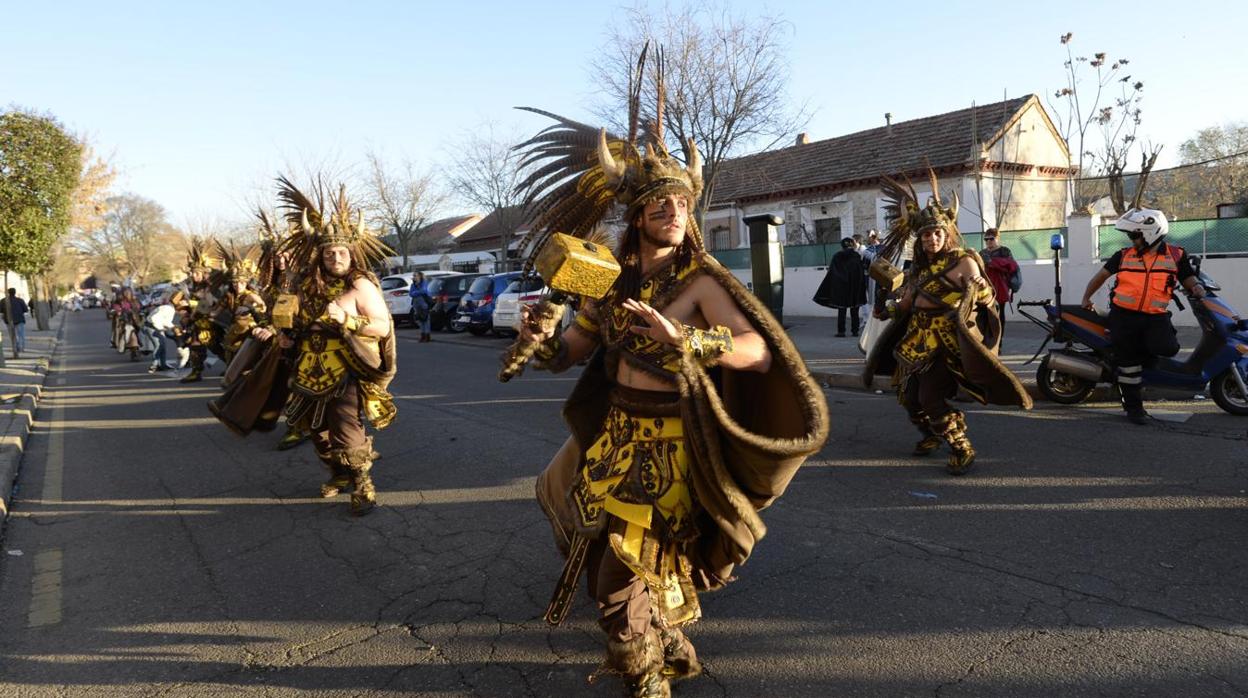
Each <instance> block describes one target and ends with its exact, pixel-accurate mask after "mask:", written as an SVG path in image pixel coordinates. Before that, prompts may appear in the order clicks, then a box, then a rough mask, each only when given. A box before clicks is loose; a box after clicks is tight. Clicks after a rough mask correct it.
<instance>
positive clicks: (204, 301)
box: [173, 236, 221, 383]
mask: <svg viewBox="0 0 1248 698" xmlns="http://www.w3.org/2000/svg"><path fill="white" fill-rule="evenodd" d="M212 244H213V243H212V241H211V240H210V239H205V238H201V237H198V236H196V237H192V238H191V245H190V250H189V251H188V254H187V260H186V267H187V269H186V271H187V277H188V278H187V282H186V288H185V289H184V290H180V291H179V292H178V293H176V294H174V297H173V305H174V307H175V308H177V309H178V312H179V314H180V315H181V316H182V344H183V346H184V347H185V348H186V349H187V350H188V351H189V353H190V364H191V372H190V373H188V374H187V375H186V376H184V377H183V378H182V380H181V381H180V382H182V383H195V382H197V381H201V380H203V379H204V363H205V361H206V360H207V359H208V351H209V350H210V349H211V350H212V352H213V353H214V354H217V355H218V356H219V355H220V354H221V344H220V342H221V328H220V326H218V325H217V324H216V323H215V322H214V321H213V314H214V313H215V312H216V305H217V297H216V295H215V294H214V292H213V290H214V289H216V288H218V287H219V286H220V285H221V279H220V270H219V269H218V268H217V265H218V263H219V260H217V259H215V258H214V257H213V256H212V254H211V253H210V249H211V247H212Z"/></svg>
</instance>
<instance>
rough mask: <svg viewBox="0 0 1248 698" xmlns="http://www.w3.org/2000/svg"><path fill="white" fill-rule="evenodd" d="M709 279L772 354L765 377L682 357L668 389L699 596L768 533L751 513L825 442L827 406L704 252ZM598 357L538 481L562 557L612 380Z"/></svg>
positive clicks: (567, 410) (766, 315)
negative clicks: (675, 397)
mask: <svg viewBox="0 0 1248 698" xmlns="http://www.w3.org/2000/svg"><path fill="white" fill-rule="evenodd" d="M699 254H700V255H701V256H700V259H699V262H700V264H701V266H702V268H703V270H704V271H705V273H706V274H707V275H709V276H710V277H711V278H713V279H715V280H716V281H717V282H719V284H720V285H721V286H722V287H723V288H724V289H725V290H726V291H728V293H729V295H731V296H732V298H733V299H734V300H735V301H736V303H737V306H738V307H739V308H740V309H741V311H742V312H743V313H744V314H745V316H746V318H748V319H749V321H750V324H751V325H753V327H754V329H755V330H756V331H758V332H759V334H760V335H762V337H763V338H764V340H765V341H766V343H767V348H768V349H769V350H770V351H771V357H772V361H771V367H770V369H769V370H768V371H767V372H766V373H757V372H752V371H734V370H731V369H727V368H723V367H717V368H713V369H711V370H709V371H708V370H707V369H705V368H703V367H702V366H701V365H700V364H699V363H698V362H697V361H696V360H695V359H693V357H691V356H689V355H688V354H686V355H685V356H683V357H682V359H681V365H680V372H679V373H678V374H677V375H676V385H677V388H678V390H679V393H680V408H681V419H682V420H683V422H684V425H685V438H686V442H687V445H688V447H689V448H690V451H691V455H692V458H691V461H692V464H691V469H690V470H691V472H690V481H691V482H690V484H691V486H692V488H693V494H694V497H695V499H696V500H697V501H698V502H699V504H700V505H701V507H702V511H701V512H700V513H699V515H698V521H697V524H698V529H699V536H698V538H697V541H696V543H695V544H694V545H693V546H692V547H691V549H689V550H687V551H686V552H687V553H688V554H689V557H690V561H691V562H692V564H693V567H694V575H693V576H694V583H695V585H697V586H698V588H700V589H716V588H719V587H721V586H723V585H724V584H726V583H727V582H728V581H730V580H731V579H732V570H733V568H734V567H735V566H736V565H740V564H742V563H744V562H745V561H746V560H747V559H749V557H750V553H751V552H752V551H753V549H754V546H755V545H756V544H757V543H758V541H759V540H761V539H762V537H763V536H764V535H765V534H766V532H767V528H766V526H765V525H764V524H763V521H762V518H761V517H760V516H759V513H758V512H759V511H761V510H762V509H764V508H766V507H767V506H768V505H770V504H771V503H772V502H773V501H775V500H776V498H777V497H779V496H780V495H781V494H783V493H784V490H785V488H787V487H788V484H789V482H790V481H791V480H792V479H793V476H794V474H795V473H796V472H797V469H798V467H800V466H801V465H802V463H803V462H805V460H806V458H807V457H809V456H810V455H812V454H814V453H816V452H818V451H819V449H820V448H821V447H822V446H823V442H824V441H825V440H826V439H827V436H828V426H829V424H828V405H827V401H826V400H825V399H824V396H823V392H822V391H821V390H820V388H819V385H818V384H817V383H816V382H815V381H814V379H813V378H811V376H810V373H809V371H807V369H806V364H805V362H804V361H803V360H802V357H801V355H800V354H799V353H798V351H797V348H796V347H794V346H793V342H792V341H791V340H790V339H789V337H788V335H787V334H785V332H784V329H783V328H782V327H781V326H780V323H778V322H777V321H776V319H775V317H774V316H773V315H772V314H771V312H770V311H768V310H767V308H766V307H765V306H764V305H763V304H762V303H761V302H760V301H759V300H758V299H757V298H756V297H755V296H754V294H753V293H751V292H750V291H749V290H748V289H746V288H745V286H743V285H742V284H741V282H739V281H737V279H736V277H734V276H733V275H732V273H731V272H729V271H728V270H727V269H725V268H724V267H723V266H722V265H720V264H719V263H718V262H716V261H715V259H714V258H712V257H711V256H710V255H707V254H705V253H699ZM604 354H605V352H604V351H603V349H602V348H599V349H598V351H596V352H595V353H594V355H593V357H592V359H591V360H590V363H589V366H588V367H587V368H586V369H585V371H584V372H583V373H582V374H581V377H580V379H579V380H578V381H577V384H576V387H575V388H574V389H573V391H572V394H571V395H570V396H569V397H568V400H567V402H566V403H565V404H564V408H563V415H564V419H565V420H566V421H567V424H568V427H569V428H570V430H571V436H569V437H568V440H567V441H566V442H565V443H564V444H563V447H562V448H560V449H559V452H558V453H557V454H556V455H555V458H554V459H553V460H552V461H551V463H550V465H548V466H547V468H546V470H545V471H543V472H542V474H541V475H540V476H539V477H538V480H537V499H538V502H539V503H540V504H541V506H542V509H543V511H545V513H546V515H547V517H548V518H549V519H550V521H551V525H552V527H553V528H554V532H555V541H556V544H557V545H558V546H559V549H560V550H561V551H562V552H563V553H564V554H565V555H566V554H567V552H568V548H569V544H570V542H571V537H572V533H573V532H574V531H576V530H577V529H578V521H577V514H576V511H575V509H574V508H573V507H572V506H571V504H570V502H569V495H570V493H571V490H572V486H573V484H574V483H575V482H576V478H578V477H580V472H581V467H582V465H583V462H584V461H583V459H584V449H585V448H587V447H588V446H589V444H591V443H593V439H594V438H595V437H596V436H597V435H598V433H599V432H600V431H601V429H602V424H603V421H604V420H605V418H606V414H607V410H608V408H609V405H608V401H607V396H608V394H609V392H610V388H611V380H610V378H609V377H608V375H607V370H606V365H605V361H604Z"/></svg>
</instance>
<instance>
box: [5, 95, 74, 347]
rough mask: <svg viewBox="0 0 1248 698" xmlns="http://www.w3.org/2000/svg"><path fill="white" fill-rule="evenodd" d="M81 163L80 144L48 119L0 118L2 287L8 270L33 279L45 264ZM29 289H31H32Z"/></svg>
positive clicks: (20, 114) (29, 115) (62, 227)
mask: <svg viewBox="0 0 1248 698" xmlns="http://www.w3.org/2000/svg"><path fill="white" fill-rule="evenodd" d="M81 158H82V145H81V144H80V143H79V142H78V141H77V139H75V138H74V137H73V136H71V135H70V134H69V133H68V132H67V131H66V130H65V128H64V127H62V126H61V124H60V123H58V122H57V121H56V119H55V118H53V117H52V116H48V115H42V114H37V113H35V112H32V111H26V110H22V109H13V110H10V111H7V112H4V113H0V269H3V270H4V288H7V287H8V283H9V278H8V277H9V272H10V271H14V272H17V273H19V274H21V275H23V276H26V277H33V276H34V275H36V274H38V273H40V272H42V271H44V270H46V269H47V268H48V267H49V266H50V265H51V255H52V248H53V245H55V244H56V241H57V240H59V239H60V238H61V237H62V236H63V235H64V234H65V232H66V231H67V230H68V229H69V222H70V207H71V199H72V195H73V192H74V189H75V187H76V186H77V184H78V175H79V173H80V167H81ZM31 288H32V289H37V284H32V286H31ZM36 300H37V299H36ZM32 305H34V303H32ZM8 315H9V316H10V317H11V314H8ZM9 336H10V339H11V340H12V339H13V337H14V332H13V328H12V326H10V327H9ZM16 356H17V352H16V345H14V358H16Z"/></svg>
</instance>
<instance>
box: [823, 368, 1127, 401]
mask: <svg viewBox="0 0 1248 698" xmlns="http://www.w3.org/2000/svg"><path fill="white" fill-rule="evenodd" d="M810 375H811V376H813V377H814V379H815V381H817V382H818V383H819V385H822V386H824V387H826V388H840V389H843V390H857V391H858V392H862V393H871V392H875V391H877V390H880V391H883V392H885V393H890V392H892V391H893V386H892V380H891V379H890V378H889V377H888V376H876V377H875V378H874V379H872V381H871V387H870V388H867V387H864V386H863V385H862V373H832V372H829V371H811V372H810ZM1015 375H1017V374H1015ZM1019 380H1021V381H1022V383H1023V387H1024V388H1026V389H1027V394H1028V395H1030V396H1031V399H1032V400H1034V401H1036V402H1045V403H1048V401H1049V399H1048V398H1046V397H1045V396H1044V395H1043V394H1042V393H1041V392H1040V388H1039V387H1037V386H1036V382H1035V381H1034V380H1032V379H1031V378H1030V377H1028V378H1023V377H1022V376H1019ZM1107 400H1113V394H1112V392H1111V391H1110V389H1109V388H1106V387H1105V386H1097V387H1096V389H1095V390H1093V391H1092V394H1091V395H1090V396H1088V401H1091V402H1104V401H1107ZM1051 404H1057V403H1051Z"/></svg>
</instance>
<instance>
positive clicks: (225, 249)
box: [217, 241, 258, 283]
mask: <svg viewBox="0 0 1248 698" xmlns="http://www.w3.org/2000/svg"><path fill="white" fill-rule="evenodd" d="M217 254H218V255H219V256H220V258H221V260H222V261H223V262H224V267H225V269H224V271H225V274H224V277H225V280H226V281H229V282H231V283H232V282H234V281H246V282H247V283H252V282H254V281H255V279H256V273H257V271H258V268H257V266H256V262H255V260H253V259H252V258H251V250H250V249H246V250H240V249H238V245H237V244H236V243H234V242H233V241H231V242H230V244H229V246H226V245H224V244H222V243H220V242H218V243H217Z"/></svg>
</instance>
